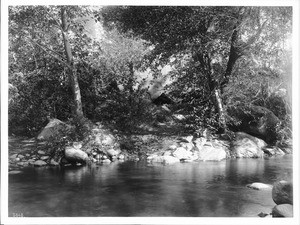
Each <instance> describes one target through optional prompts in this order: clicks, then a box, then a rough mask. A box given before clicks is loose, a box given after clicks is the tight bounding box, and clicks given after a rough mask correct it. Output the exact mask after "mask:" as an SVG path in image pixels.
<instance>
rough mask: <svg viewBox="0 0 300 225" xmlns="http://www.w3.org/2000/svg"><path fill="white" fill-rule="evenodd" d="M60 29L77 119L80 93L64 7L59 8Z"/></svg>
mask: <svg viewBox="0 0 300 225" xmlns="http://www.w3.org/2000/svg"><path fill="white" fill-rule="evenodd" d="M61 28H62V36H63V41H64V48H65V54H66V57H67V62H68V64H69V80H70V85H71V87H72V91H73V97H74V111H73V113H74V114H75V115H76V116H78V117H83V111H82V102H81V93H80V88H79V83H78V77H77V72H76V68H75V66H74V62H73V56H72V51H71V46H70V42H69V39H68V34H67V32H68V22H67V12H66V9H65V7H61Z"/></svg>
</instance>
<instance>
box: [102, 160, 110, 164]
mask: <svg viewBox="0 0 300 225" xmlns="http://www.w3.org/2000/svg"><path fill="white" fill-rule="evenodd" d="M102 162H103V163H111V161H110V160H109V159H104V160H102Z"/></svg>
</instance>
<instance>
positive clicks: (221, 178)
mask: <svg viewBox="0 0 300 225" xmlns="http://www.w3.org/2000/svg"><path fill="white" fill-rule="evenodd" d="M291 176H292V156H291V155H288V156H283V157H277V158H271V159H237V160H227V161H221V162H199V163H178V164H174V165H167V166H164V165H160V164H154V165H153V164H147V162H123V163H112V164H109V165H93V166H90V167H87V166H86V167H77V168H75V167H65V168H25V169H24V170H23V173H21V174H15V175H9V216H12V215H13V213H23V215H24V216H27V217H35V216H41V217H47V216H51V217H56V216H59V217H70V216H80V217H83V216H89V217H96V216H184V217H186V216H203V217H218V216H226V217H232V216H233V217H241V216H257V214H258V213H260V212H266V213H269V212H271V208H272V207H273V206H274V205H275V203H274V202H273V201H272V197H271V191H270V190H268V191H257V190H252V189H249V188H247V187H246V185H247V184H249V183H252V182H263V183H268V184H272V183H273V182H275V181H277V180H281V179H291Z"/></svg>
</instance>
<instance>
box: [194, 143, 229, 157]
mask: <svg viewBox="0 0 300 225" xmlns="http://www.w3.org/2000/svg"><path fill="white" fill-rule="evenodd" d="M223 159H226V150H225V149H224V148H223V147H220V146H215V147H214V146H209V145H204V146H203V148H202V149H200V150H199V158H198V160H202V161H221V160H223Z"/></svg>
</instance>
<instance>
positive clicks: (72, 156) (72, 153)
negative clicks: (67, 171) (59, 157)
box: [65, 146, 89, 163]
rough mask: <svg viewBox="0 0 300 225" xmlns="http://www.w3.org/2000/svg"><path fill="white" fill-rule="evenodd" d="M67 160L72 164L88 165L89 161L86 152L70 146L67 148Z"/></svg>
mask: <svg viewBox="0 0 300 225" xmlns="http://www.w3.org/2000/svg"><path fill="white" fill-rule="evenodd" d="M65 158H66V160H67V161H68V162H70V163H86V162H87V161H88V160H89V157H88V155H87V154H86V153H85V152H84V151H82V150H79V149H76V148H73V147H70V146H67V147H66V148H65Z"/></svg>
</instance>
